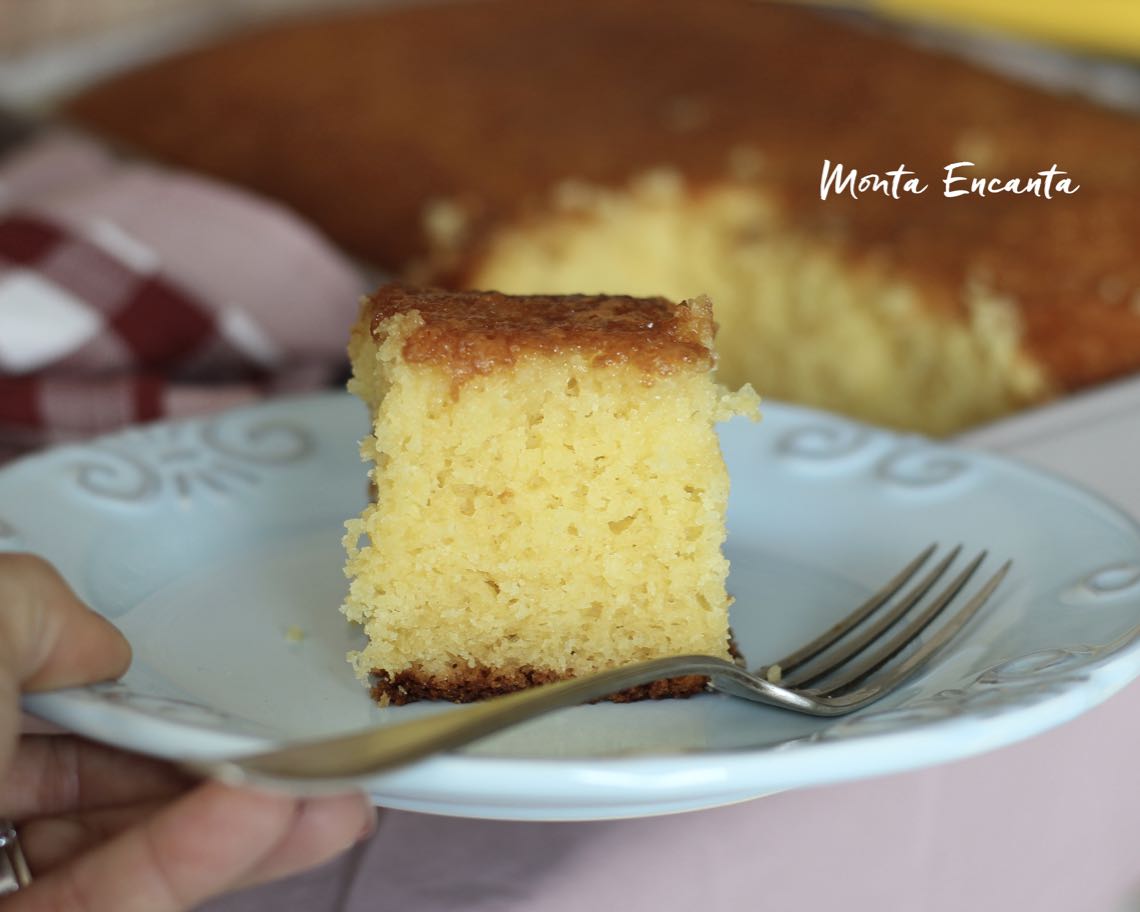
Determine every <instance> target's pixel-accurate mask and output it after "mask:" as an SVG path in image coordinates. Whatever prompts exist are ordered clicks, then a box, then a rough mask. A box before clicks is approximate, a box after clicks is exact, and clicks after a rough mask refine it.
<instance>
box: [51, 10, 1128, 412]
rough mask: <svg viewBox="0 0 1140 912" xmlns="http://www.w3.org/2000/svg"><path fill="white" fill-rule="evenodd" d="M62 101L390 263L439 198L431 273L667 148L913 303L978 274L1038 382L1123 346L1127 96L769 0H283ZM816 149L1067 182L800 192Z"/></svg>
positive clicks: (932, 299) (947, 293)
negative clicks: (1025, 188) (303, 15)
mask: <svg viewBox="0 0 1140 912" xmlns="http://www.w3.org/2000/svg"><path fill="white" fill-rule="evenodd" d="M298 73H303V74H304V78H297V74H298ZM458 86H462V90H461V91H460V90H458V89H457V87H458ZM68 113H69V114H70V115H71V116H72V117H75V118H77V119H78V120H79V121H81V122H83V123H86V124H87V125H88V126H91V127H94V128H96V129H100V130H104V131H107V132H109V133H111V134H113V135H115V136H118V137H120V138H121V139H123V140H125V141H127V142H128V143H130V144H132V145H134V146H135V147H137V148H139V149H141V150H143V151H145V152H147V153H150V154H153V155H158V156H161V157H164V158H166V159H169V160H172V161H175V162H180V163H182V164H184V165H188V166H191V167H194V168H197V169H201V170H205V171H207V172H210V173H213V174H216V175H219V176H221V177H224V178H227V179H230V180H235V181H238V182H241V183H244V184H246V185H249V186H252V187H254V188H256V189H259V190H262V191H266V192H268V193H270V194H272V195H274V196H277V197H279V198H281V199H284V200H285V201H287V202H289V203H291V204H292V205H294V206H296V207H298V208H299V209H300V210H301V211H302V212H304V213H305V214H307V215H308V216H310V217H311V218H313V219H314V220H315V221H316V222H317V223H318V224H320V225H321V226H322V227H324V228H325V229H326V230H328V231H329V232H330V233H331V234H332V236H333V237H334V238H335V239H337V240H338V241H340V242H341V243H343V244H345V245H347V246H348V247H350V248H351V249H353V250H355V251H356V252H358V253H360V254H362V255H364V256H365V257H367V258H368V259H370V260H372V261H374V262H376V263H377V264H379V265H381V266H384V267H387V268H389V269H393V270H402V269H405V268H406V267H407V266H408V264H409V263H410V262H412V261H413V260H415V259H417V258H422V257H423V256H425V255H426V254H428V253H429V251H430V244H429V239H428V237H427V236H426V235H425V233H424V231H423V221H424V213H425V207H428V206H429V204H431V203H432V202H433V201H440V200H446V201H448V204H449V206H451V207H452V209H451V210H448V211H454V212H459V213H461V214H462V218H461V219H460V220H459V222H456V220H455V219H450V221H451V222H456V224H453V225H452V228H453V229H454V231H453V233H455V234H456V236H457V238H458V243H457V247H456V252H457V253H458V255H459V258H458V259H457V260H456V261H455V262H454V263H453V264H452V265H453V266H454V270H453V271H452V272H451V273H450V279H451V281H454V282H456V283H462V281H463V275H464V269H465V264H466V265H469V264H470V263H471V262H472V261H473V258H478V256H479V252H480V242H481V240H482V239H484V238H486V237H487V236H488V234H489V232H491V231H492V230H493V229H494V228H495V227H496V226H498V225H501V224H504V223H508V222H510V221H512V220H516V219H518V218H519V217H520V215H521V214H522V213H525V212H527V211H528V210H530V209H533V208H535V207H540V206H542V205H544V204H545V202H546V200H547V197H548V195H549V193H550V192H551V190H552V188H554V187H555V186H557V185H558V184H559V182H562V181H564V180H566V179H574V180H581V181H584V182H587V183H595V184H601V185H610V186H616V185H621V184H622V183H623V182H625V181H628V180H629V179H631V178H633V177H635V176H637V175H639V174H642V173H644V172H645V171H646V170H647V169H651V168H655V167H659V166H667V167H670V168H673V169H676V171H677V172H679V173H680V174H681V175H682V176H683V177H684V178H685V179H686V181H687V185H688V186H689V187H690V188H693V187H697V188H699V187H701V186H705V185H710V184H712V183H715V182H718V181H724V180H740V181H743V182H745V183H749V184H754V185H756V186H759V187H762V188H764V190H765V192H767V193H769V194H771V195H772V197H773V198H774V199H775V200H777V202H778V204H779V205H780V206H781V207H782V209H783V212H784V217H785V219H787V220H788V223H789V226H790V228H791V229H792V230H796V231H802V232H804V233H805V234H806V235H808V236H811V237H813V238H817V239H819V241H820V243H823V244H826V245H830V246H832V247H834V249H835V250H836V251H837V252H839V253H841V254H842V255H843V256H845V257H847V258H849V259H850V260H851V261H853V262H855V263H869V264H872V265H875V266H882V267H883V268H886V269H888V270H890V271H893V272H894V273H895V274H898V275H900V276H903V277H905V278H906V279H907V280H909V281H911V282H914V283H916V284H917V285H919V286H920V287H921V288H922V289H923V290H924V295H923V302H924V304H925V305H926V306H927V307H928V308H931V309H932V310H933V311H935V312H938V313H942V314H946V315H949V316H951V317H953V318H955V319H961V320H968V319H969V313H968V308H967V306H966V304H965V302H964V295H963V294H962V292H961V289H962V288H963V287H964V286H966V285H968V284H969V283H973V282H983V283H986V284H987V285H988V286H990V287H992V290H993V293H994V294H995V295H996V296H999V297H1001V298H1004V299H1008V300H1009V301H1010V302H1011V304H1012V306H1014V307H1015V308H1016V310H1017V313H1018V316H1019V319H1020V322H1021V324H1022V345H1023V347H1024V349H1025V350H1026V351H1027V352H1028V353H1029V355H1030V356H1032V357H1033V358H1034V359H1035V360H1036V361H1037V362H1039V363H1040V364H1042V365H1044V367H1045V368H1046V369H1047V371H1048V373H1049V375H1050V378H1051V380H1052V381H1053V383H1055V385H1056V386H1057V388H1058V389H1061V390H1064V389H1068V388H1075V387H1079V386H1083V385H1086V384H1089V383H1094V382H1098V381H1102V380H1105V379H1107V378H1109V377H1112V376H1116V375H1119V374H1122V373H1125V372H1129V371H1132V370H1135V369H1136V367H1137V366H1138V364H1140V308H1138V305H1137V300H1138V298H1137V291H1138V290H1140V258H1138V257H1136V256H1135V255H1134V253H1135V250H1134V248H1135V243H1136V238H1137V237H1140V156H1137V155H1136V154H1135V150H1136V149H1137V148H1140V124H1138V123H1137V121H1136V120H1135V118H1133V117H1130V116H1127V115H1125V114H1122V113H1114V112H1111V111H1108V110H1105V109H1101V108H1099V107H1097V106H1095V105H1093V104H1090V103H1086V102H1084V101H1081V100H1079V99H1075V98H1066V97H1058V96H1054V95H1050V94H1047V93H1044V92H1041V91H1037V90H1035V89H1032V88H1029V87H1025V86H1022V85H1019V84H1016V83H1013V82H1011V81H1008V80H1006V79H1003V78H1001V77H999V76H996V75H993V74H990V73H988V72H983V71H981V70H979V69H977V68H975V67H972V66H971V65H968V64H966V63H964V62H961V61H959V60H956V59H952V58H950V57H948V56H943V55H939V54H936V53H930V52H927V51H924V50H921V49H917V48H914V47H910V46H908V45H906V44H904V43H901V42H899V41H897V40H895V39H893V38H892V37H891V36H890V35H884V34H878V33H876V32H874V31H873V30H871V29H865V28H859V27H851V26H849V25H847V24H844V23H841V22H839V21H833V20H829V19H826V18H821V17H819V16H816V15H814V14H812V13H809V12H805V11H801V10H797V9H793V8H791V7H790V6H788V5H784V4H771V5H769V4H764V3H753V2H746V0H715V2H710V3H699V4H698V3H693V2H691V0H592V2H582V0H545V2H543V3H532V2H529V0H498V2H480V3H458V4H455V5H451V6H444V5H436V4H432V5H427V6H424V7H418V8H416V7H413V8H407V9H399V10H391V11H375V10H374V11H364V12H353V13H344V14H338V15H333V16H328V17H325V18H320V19H314V20H311V21H307V20H298V21H295V22H290V23H286V24H283V25H278V26H275V27H272V28H269V29H266V30H264V31H261V32H257V33H253V34H247V35H243V36H240V37H237V38H235V39H233V40H230V41H227V42H223V43H222V44H220V45H219V46H217V47H214V48H210V49H205V50H201V51H197V52H194V53H190V54H187V55H184V56H182V57H179V58H176V59H171V60H167V61H163V62H160V63H157V64H154V65H152V66H149V67H146V68H144V69H143V70H140V71H137V72H135V73H132V74H128V75H126V76H123V77H121V78H118V79H114V80H111V81H109V82H107V83H106V84H104V85H102V86H100V87H97V88H95V89H94V90H93V91H90V92H88V93H86V94H85V95H83V96H81V97H79V98H77V99H75V100H74V102H73V103H72V104H71V105H70V106H69V109H68ZM302 125H303V129H300V127H301V126H302ZM825 158H826V159H829V160H831V161H832V162H836V161H839V162H843V163H844V164H845V165H847V166H849V167H856V168H859V169H860V170H862V171H875V172H883V171H885V170H887V169H889V168H893V167H896V166H898V165H899V164H900V163H905V164H906V166H907V167H908V168H909V169H911V170H913V171H915V172H917V173H918V174H920V175H922V176H923V178H924V179H926V180H927V181H929V182H931V183H932V184H934V183H935V182H937V181H938V180H939V177H940V174H941V171H942V169H943V168H944V167H945V166H946V165H947V164H949V163H952V162H955V161H963V160H967V161H973V162H975V163H976V164H977V166H978V167H977V169H976V172H975V173H977V174H980V175H983V176H1002V177H1028V176H1031V175H1034V174H1036V173H1037V172H1038V171H1040V170H1042V169H1046V168H1048V167H1049V166H1050V165H1051V164H1053V163H1057V165H1058V166H1059V167H1060V168H1062V169H1064V170H1066V171H1067V172H1069V174H1070V175H1071V176H1072V177H1073V179H1074V180H1075V182H1076V183H1078V184H1079V185H1080V190H1079V192H1078V193H1076V194H1075V195H1072V196H1063V197H1059V198H1055V199H1052V200H1044V199H1039V198H1035V197H1031V196H1030V197H1024V196H1022V197H1018V196H1012V195H1009V194H1004V195H1001V196H991V197H987V198H984V199H982V198H978V197H974V196H971V197H961V198H958V199H953V200H948V199H945V198H943V197H942V195H941V193H940V188H939V187H938V186H932V187H931V188H930V190H928V192H926V193H925V194H924V195H921V196H906V197H904V198H903V199H897V200H896V199H888V198H883V197H882V196H879V195H877V194H872V195H864V196H862V197H861V198H860V199H859V200H857V201H856V200H852V199H850V198H849V197H832V198H830V199H828V200H827V201H826V202H824V201H821V200H820V198H819V185H820V172H821V165H822V162H823V160H824V159H825ZM741 163H743V166H742V164H741ZM381 214H383V215H381ZM444 221H449V220H448V219H445V220H444ZM460 223H461V224H460Z"/></svg>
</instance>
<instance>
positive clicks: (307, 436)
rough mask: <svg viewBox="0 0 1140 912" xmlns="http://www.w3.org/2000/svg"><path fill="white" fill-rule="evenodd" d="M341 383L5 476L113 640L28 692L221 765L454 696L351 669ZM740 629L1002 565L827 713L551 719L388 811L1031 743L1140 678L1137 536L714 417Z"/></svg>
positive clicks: (775, 774) (672, 705) (1, 538)
mask: <svg viewBox="0 0 1140 912" xmlns="http://www.w3.org/2000/svg"><path fill="white" fill-rule="evenodd" d="M364 427H365V420H364V415H363V412H362V410H361V409H360V407H359V406H358V405H357V404H356V403H355V402H354V401H353V400H351V399H349V398H348V397H347V396H344V395H327V396H320V397H316V398H308V399H301V400H292V401H283V402H278V403H275V404H272V405H267V406H262V407H257V408H253V409H247V410H242V411H237V412H231V413H228V414H226V415H223V416H221V417H218V418H214V419H210V420H202V421H189V422H183V423H177V424H167V425H157V426H152V427H148V428H145V429H141V430H135V431H131V432H128V433H124V434H120V435H116V436H113V437H109V438H106V439H103V440H101V441H99V442H97V443H94V444H91V445H86V446H77V447H67V448H62V449H57V450H53V451H49V452H47V453H45V454H43V455H40V456H36V457H34V458H31V459H28V460H25V461H23V462H20V463H17V464H15V465H12V466H10V467H9V468H7V469H6V470H4V471H2V472H0V546H2V547H4V548H8V549H15V548H20V549H29V550H32V551H36V552H39V553H41V554H44V555H46V556H47V557H48V558H50V559H51V560H52V561H54V562H55V563H56V564H57V565H58V566H59V567H60V568H61V569H62V571H63V572H64V573H65V575H66V576H67V577H68V579H69V580H70V581H71V582H72V584H73V585H74V586H75V587H76V589H77V590H78V591H79V593H80V594H81V595H82V596H83V597H84V598H86V599H87V600H88V601H89V602H90V603H91V604H92V605H93V606H94V607H95V608H97V609H98V610H99V611H101V612H103V613H104V614H105V615H107V616H108V617H110V618H112V619H113V620H114V621H115V623H117V624H118V625H120V627H121V628H122V629H123V630H124V631H125V632H126V634H127V636H128V637H129V638H130V640H131V642H132V644H133V646H134V650H135V662H134V665H133V667H132V668H131V670H130V672H129V673H128V674H127V675H126V677H125V678H124V679H123V680H122V682H120V683H116V684H110V685H102V686H97V687H94V688H90V689H85V690H78V691H69V692H64V693H56V694H46V695H40V696H36V697H32V698H29V699H28V700H27V706H28V708H29V709H30V710H31V711H33V712H35V713H37V714H39V715H41V716H44V717H46V718H48V719H50V720H53V721H56V722H58V723H61V724H63V725H65V726H68V727H70V728H72V729H74V730H76V731H79V732H82V733H83V734H86V735H89V736H91V737H94V738H98V739H101V740H104V741H107V742H110V743H113V744H118V745H122V746H124V747H128V748H133V749H136V750H139V751H144V752H148V753H153V754H157V755H159V756H164V757H172V758H187V757H207V756H219V755H224V754H226V753H230V752H238V751H245V750H252V749H255V748H259V747H263V746H266V745H268V744H272V743H276V742H279V741H283V740H286V739H290V738H302V737H312V736H317V735H323V734H329V733H333V732H343V731H348V730H351V729H357V728H361V727H365V726H369V725H372V724H376V723H382V722H387V721H390V720H395V719H399V718H408V717H410V716H412V715H414V714H416V713H420V712H436V711H440V710H441V709H443V710H444V711H446V708H444V707H438V706H426V705H419V706H410V707H402V708H388V709H384V710H381V709H378V708H375V707H373V706H372V705H371V703H370V701H369V699H368V697H367V695H366V693H365V691H364V690H363V689H362V688H361V686H360V685H359V684H358V683H357V682H356V680H355V679H354V677H353V675H352V674H351V672H350V669H349V667H348V665H347V664H346V663H345V661H344V653H345V652H346V650H348V649H349V648H352V647H353V646H354V645H355V644H356V641H357V637H358V634H357V633H356V632H355V631H354V630H352V629H350V627H349V626H348V625H347V624H346V623H345V622H344V620H343V618H342V617H341V615H340V614H339V612H338V610H337V609H338V606H339V604H340V601H341V596H342V593H343V591H344V587H345V581H344V578H343V576H342V572H341V562H342V554H341V549H340V536H341V527H342V522H343V520H344V519H345V518H346V517H348V516H351V515H354V514H356V513H357V512H358V511H359V509H360V508H361V506H362V505H363V502H364V499H365V497H366V490H365V476H364V470H363V467H362V465H361V464H360V462H359V461H358V458H357V454H356V440H357V438H358V437H359V436H361V434H362V433H363V430H364ZM722 440H723V444H724V449H725V455H726V458H727V460H728V463H729V468H730V471H731V474H732V479H733V489H732V497H731V505H730V510H729V539H728V543H727V546H726V548H727V552H728V555H729V557H730V559H731V560H732V575H731V578H730V581H729V584H730V588H731V590H732V592H733V593H734V594H735V596H736V604H735V605H734V607H733V618H732V622H733V627H734V629H735V631H736V634H737V638H738V640H739V642H740V644H741V646H742V648H743V650H744V652H745V654H746V655H747V656H748V658H749V660H750V663H752V664H760V663H762V662H763V661H767V660H771V659H774V658H776V657H778V656H779V655H781V654H783V653H784V652H786V651H788V650H789V649H790V648H792V647H793V646H795V645H797V644H799V643H801V642H803V641H805V640H806V639H807V638H808V637H809V636H810V635H813V634H815V633H817V632H818V631H819V630H821V629H822V628H823V627H825V626H827V624H828V623H829V621H830V620H832V619H834V618H836V617H838V616H840V615H841V614H842V613H844V612H845V610H846V609H847V608H849V607H850V606H851V605H853V604H854V603H856V601H858V600H859V599H861V598H862V597H863V596H865V595H866V594H867V593H868V592H870V591H871V590H872V589H874V588H875V587H876V586H877V585H878V583H879V582H880V581H882V580H884V579H885V578H887V576H888V575H889V574H890V573H892V572H894V571H895V570H897V569H898V567H899V566H901V564H902V563H903V562H904V560H905V558H907V557H909V556H910V555H912V554H914V553H915V552H917V551H918V550H919V548H920V547H922V546H924V545H926V544H927V543H928V542H931V541H934V540H939V541H942V542H944V543H946V544H950V543H956V542H963V543H964V544H965V545H966V549H967V551H972V550H975V549H980V548H982V547H987V548H989V549H990V552H991V554H992V555H993V557H992V558H991V559H990V561H989V562H988V563H987V566H988V567H991V568H994V567H996V566H997V562H998V561H999V560H1004V559H1005V558H1006V557H1012V558H1014V560H1015V566H1014V570H1013V573H1012V574H1011V576H1010V577H1009V578H1008V579H1007V581H1006V582H1005V584H1004V585H1003V586H1002V588H1001V590H999V593H998V595H997V596H996V597H995V599H994V601H993V602H992V603H991V605H990V606H988V607H987V609H986V610H985V613H984V615H983V616H982V617H981V618H979V619H978V620H976V621H975V622H973V623H972V624H971V626H970V627H969V628H967V630H966V632H965V633H964V634H963V636H962V637H961V638H960V639H959V640H958V641H957V642H956V644H955V645H954V646H953V647H952V648H951V649H950V650H949V651H948V652H947V653H945V654H944V656H943V657H942V658H941V659H940V661H938V662H937V664H936V666H935V667H934V668H932V669H931V670H930V671H929V672H927V673H926V674H924V675H923V676H921V677H919V678H917V679H915V680H914V681H913V682H912V683H910V684H909V685H908V686H906V687H905V688H904V689H903V690H901V691H900V692H898V693H897V694H895V695H893V696H892V697H890V698H889V699H887V700H884V701H882V702H881V703H880V704H878V705H876V706H874V707H871V708H870V709H868V710H865V711H864V712H862V713H860V714H858V715H856V716H852V717H847V718H844V719H840V720H832V721H820V720H814V719H809V718H806V717H802V716H798V715H794V714H790V713H786V712H781V711H779V710H775V709H770V708H766V707H763V706H759V705H756V704H751V703H748V702H745V701H741V700H736V699H733V698H730V697H724V696H719V695H712V694H709V695H702V696H699V697H695V698H693V699H690V700H675V701H663V702H647V703H639V704H630V705H620V706H619V705H612V704H604V705H594V706H583V707H579V708H575V709H571V710H566V711H563V712H561V713H558V714H555V715H553V716H550V717H547V718H545V719H542V720H538V721H536V722H533V723H530V724H527V725H524V726H521V727H519V728H517V729H514V730H512V731H509V732H506V733H503V734H500V735H497V736H495V737H493V738H490V739H487V740H485V741H483V742H482V743H480V744H478V745H476V746H475V747H473V748H471V749H469V750H467V751H465V752H462V753H456V754H451V755H447V756H442V757H437V758H433V759H431V760H428V761H425V762H423V763H420V764H417V765H414V766H411V767H408V768H405V769H403V770H400V771H397V772H395V773H390V774H388V775H385V776H380V777H376V778H375V779H374V780H372V781H371V782H370V783H369V787H370V790H371V792H372V794H373V795H374V797H375V800H376V802H377V803H378V804H382V805H386V806H390V807H398V808H406V809H411V810H419V811H430V812H436V813H443V814H454V815H463V816H478V817H497V818H509V819H590V818H602V817H616V816H631V815H644V814H655V813H666V812H671V811H679V810H688V809H695V808H702V807H709V806H712V805H717V804H723V803H727V802H733V801H739V800H743V799H747V798H754V797H757V796H760V795H764V794H767V793H771V792H774V791H778V790H782V789H788V788H794V787H798V786H806V785H813V784H819V783H826V782H836V781H840V780H846V779H853V778H857V777H864V776H870V775H877V774H882V773H888V772H891V771H897V770H903V769H909V768H914V767H918V766H922V765H926V764H933V763H938V762H942V761H947V760H950V759H953V758H957V757H963V756H966V755H970V754H976V753H979V752H981V751H986V750H990V749H992V748H995V747H998V746H1000V745H1004V744H1008V743H1011V742H1014V741H1017V740H1019V739H1022V738H1026V737H1028V736H1030V735H1033V734H1035V733H1037V732H1041V731H1043V730H1045V729H1047V728H1049V727H1051V726H1054V725H1056V724H1058V723H1061V722H1063V721H1065V720H1067V719H1070V718H1072V717H1073V716H1076V715H1077V714H1078V713H1080V712H1082V711H1084V710H1085V709H1088V708H1089V707H1091V706H1093V705H1095V704H1097V703H1099V702H1100V701H1102V700H1104V699H1105V698H1106V697H1108V696H1109V695H1110V694H1112V693H1113V692H1114V691H1116V690H1118V689H1120V688H1121V687H1123V686H1124V685H1125V684H1126V683H1128V682H1129V681H1130V680H1131V679H1132V678H1133V677H1135V676H1136V674H1137V672H1138V669H1140V650H1138V647H1137V636H1138V631H1140V628H1138V624H1140V535H1138V530H1137V528H1136V526H1135V525H1134V524H1133V523H1132V522H1131V521H1130V520H1129V519H1127V518H1126V517H1125V516H1123V515H1122V514H1121V513H1119V512H1117V511H1116V510H1114V509H1113V508H1111V507H1109V506H1107V505H1106V504H1104V503H1102V502H1101V501H1099V500H1097V499H1095V498H1094V497H1092V496H1091V495H1089V494H1087V493H1085V492H1083V491H1081V490H1078V489H1075V488H1073V487H1072V486H1070V485H1068V484H1065V483H1063V482H1061V481H1058V480H1056V479H1053V478H1051V477H1048V476H1044V475H1042V474H1039V473H1036V472H1033V471H1030V470H1029V469H1027V468H1024V467H1021V466H1019V465H1016V464H1013V463H1010V462H1006V461H1003V460H1000V459H997V458H993V457H990V456H987V455H984V454H980V453H974V452H969V451H964V450H956V449H954V448H950V447H945V446H940V445H936V444H932V443H930V442H929V441H926V440H923V439H921V438H914V437H902V436H898V435H895V434H891V433H888V432H884V431H879V430H874V429H870V428H867V427H864V426H861V425H857V424H853V423H850V422H847V421H843V420H841V419H837V418H834V417H831V416H825V415H822V414H819V413H815V412H811V411H806V410H802V409H796V408H791V407H786V406H779V405H776V404H768V405H767V406H766V408H765V419H764V421H763V422H762V423H761V424H759V425H755V424H752V423H750V422H747V421H744V420H736V421H733V422H731V423H729V424H728V425H726V426H724V427H723V428H722Z"/></svg>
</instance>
